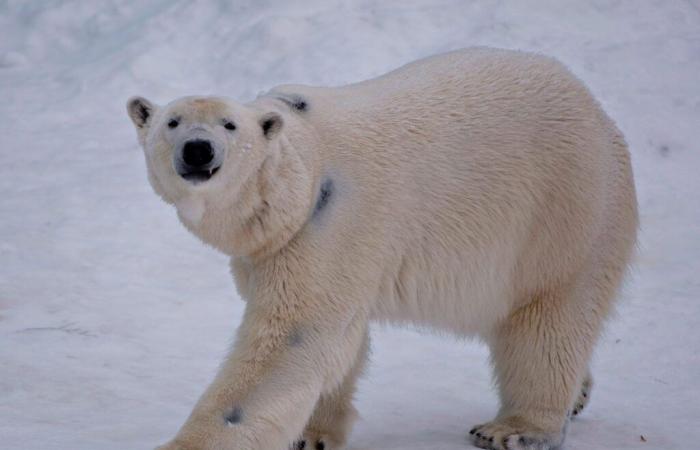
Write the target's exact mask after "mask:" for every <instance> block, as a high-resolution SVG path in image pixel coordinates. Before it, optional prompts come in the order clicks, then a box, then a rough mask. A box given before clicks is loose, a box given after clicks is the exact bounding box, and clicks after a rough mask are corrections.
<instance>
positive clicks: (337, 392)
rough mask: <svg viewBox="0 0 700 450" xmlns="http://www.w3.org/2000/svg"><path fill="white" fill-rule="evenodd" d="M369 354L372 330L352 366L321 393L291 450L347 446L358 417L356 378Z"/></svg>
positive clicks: (324, 449)
mask: <svg viewBox="0 0 700 450" xmlns="http://www.w3.org/2000/svg"><path fill="white" fill-rule="evenodd" d="M368 357H369V331H365V337H364V340H363V343H362V346H361V347H360V351H359V353H358V354H357V357H356V358H355V363H354V364H353V366H352V368H351V369H350V371H349V372H348V374H347V375H345V379H344V380H343V382H342V383H341V384H340V386H338V387H337V388H335V389H333V390H332V391H331V392H329V393H327V394H323V395H321V398H320V399H319V400H318V403H317V404H316V408H315V409H314V412H313V414H312V415H311V419H309V423H307V424H306V428H305V429H304V433H303V434H302V436H301V437H300V438H299V440H298V441H296V442H295V443H294V445H293V446H292V448H291V450H338V449H342V448H344V447H345V443H346V442H347V438H348V435H349V434H350V431H351V430H352V426H353V424H354V423H355V420H356V419H357V410H356V409H355V407H354V406H353V404H352V401H353V396H354V395H355V389H356V385H357V379H358V378H359V377H360V376H361V375H362V373H363V372H364V369H365V366H366V365H367V359H368Z"/></svg>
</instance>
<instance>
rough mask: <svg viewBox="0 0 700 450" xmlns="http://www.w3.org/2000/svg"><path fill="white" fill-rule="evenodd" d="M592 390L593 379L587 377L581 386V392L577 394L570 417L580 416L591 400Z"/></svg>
mask: <svg viewBox="0 0 700 450" xmlns="http://www.w3.org/2000/svg"><path fill="white" fill-rule="evenodd" d="M592 390H593V379H592V378H591V377H590V376H589V377H587V378H586V379H585V380H584V381H583V384H582V385H581V392H579V394H578V397H577V398H576V401H575V402H574V407H573V408H572V409H571V417H576V416H578V415H579V414H581V411H583V408H585V407H586V405H587V404H588V402H589V401H590V399H591V391H592Z"/></svg>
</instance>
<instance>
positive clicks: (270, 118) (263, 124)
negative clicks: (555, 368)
mask: <svg viewBox="0 0 700 450" xmlns="http://www.w3.org/2000/svg"><path fill="white" fill-rule="evenodd" d="M258 123H259V124H260V128H261V129H262V132H263V136H265V137H266V138H267V139H272V138H274V137H275V136H277V135H278V134H279V132H280V130H282V125H284V121H283V120H282V116H280V115H279V114H277V113H276V112H269V113H266V114H263V116H262V117H261V118H260V120H259V121H258Z"/></svg>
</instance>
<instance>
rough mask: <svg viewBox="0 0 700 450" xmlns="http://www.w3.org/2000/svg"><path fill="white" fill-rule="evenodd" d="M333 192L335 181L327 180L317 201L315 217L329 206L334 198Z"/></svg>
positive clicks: (322, 184) (322, 185)
mask: <svg viewBox="0 0 700 450" xmlns="http://www.w3.org/2000/svg"><path fill="white" fill-rule="evenodd" d="M333 190H334V186H333V180H331V179H327V180H325V181H324V182H323V183H321V188H320V189H319V192H318V199H317V200H316V205H315V206H314V214H313V215H314V217H315V216H317V215H318V214H319V213H320V212H321V211H323V209H324V208H325V207H326V206H327V205H328V202H329V201H330V199H331V197H332V196H333Z"/></svg>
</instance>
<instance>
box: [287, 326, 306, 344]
mask: <svg viewBox="0 0 700 450" xmlns="http://www.w3.org/2000/svg"><path fill="white" fill-rule="evenodd" d="M303 340H304V335H303V334H302V332H301V331H300V330H298V329H294V330H292V332H291V333H289V337H288V338H287V342H288V343H289V345H290V346H291V347H298V346H300V345H301V343H302V341H303Z"/></svg>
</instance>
